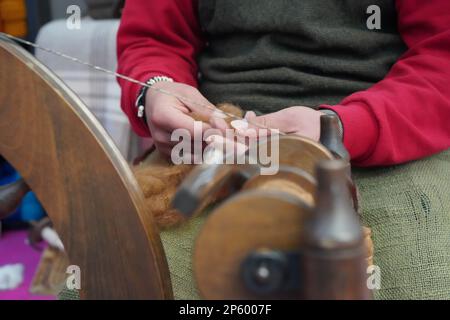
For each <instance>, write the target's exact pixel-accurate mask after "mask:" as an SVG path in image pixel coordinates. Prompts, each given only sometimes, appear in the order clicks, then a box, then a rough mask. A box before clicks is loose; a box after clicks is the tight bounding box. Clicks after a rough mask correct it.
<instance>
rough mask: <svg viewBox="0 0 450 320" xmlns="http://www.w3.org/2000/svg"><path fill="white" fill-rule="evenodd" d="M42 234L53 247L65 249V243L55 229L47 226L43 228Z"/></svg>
mask: <svg viewBox="0 0 450 320" xmlns="http://www.w3.org/2000/svg"><path fill="white" fill-rule="evenodd" d="M41 236H42V239H44V240H45V241H47V243H48V244H49V245H50V246H51V247H53V248H56V249H58V250H60V251H64V245H63V243H62V241H61V239H60V238H59V236H58V234H57V233H56V231H55V230H54V229H52V228H50V227H45V228H44V229H42V232H41Z"/></svg>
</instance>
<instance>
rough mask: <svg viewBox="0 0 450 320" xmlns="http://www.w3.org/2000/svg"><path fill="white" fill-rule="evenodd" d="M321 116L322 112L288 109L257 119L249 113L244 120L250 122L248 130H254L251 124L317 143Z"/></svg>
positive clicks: (299, 108)
mask: <svg viewBox="0 0 450 320" xmlns="http://www.w3.org/2000/svg"><path fill="white" fill-rule="evenodd" d="M322 115H323V113H322V112H320V111H317V110H314V109H311V108H308V107H290V108H286V109H283V110H280V111H278V112H274V113H269V114H266V115H263V116H259V117H258V116H256V114H255V113H254V112H251V111H250V112H247V114H246V115H245V118H246V119H247V120H248V121H249V122H250V128H254V129H255V128H256V127H255V126H254V125H252V124H255V123H256V124H259V125H261V126H264V127H265V128H269V129H278V130H279V131H280V132H282V133H289V134H296V135H300V136H303V137H307V138H310V139H312V140H314V141H319V138H320V117H321V116H322ZM256 129H257V128H256ZM244 135H245V133H244Z"/></svg>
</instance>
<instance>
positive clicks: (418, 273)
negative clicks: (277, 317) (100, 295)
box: [65, 150, 450, 299]
mask: <svg viewBox="0 0 450 320" xmlns="http://www.w3.org/2000/svg"><path fill="white" fill-rule="evenodd" d="M354 176H355V181H356V183H357V185H358V187H359V191H360V194H361V206H362V215H363V222H364V224H365V225H367V226H369V227H370V228H372V234H373V241H374V246H375V254H374V263H375V265H377V266H379V267H380V270H381V289H380V290H376V292H375V298H376V299H449V298H450V250H449V248H450V150H448V151H445V152H443V153H440V154H438V155H435V156H432V157H430V158H427V159H423V160H420V161H415V162H411V163H408V164H404V165H398V166H393V167H389V168H377V169H354ZM206 217H207V215H203V216H201V217H197V218H195V219H193V220H191V221H189V223H187V224H186V225H183V226H181V227H178V228H175V229H172V230H168V231H163V232H162V233H161V239H162V241H163V245H164V249H165V252H166V256H167V260H168V262H169V268H170V273H171V278H172V285H173V289H174V295H175V298H176V299H199V295H198V291H197V288H196V286H195V280H194V277H193V272H192V253H193V246H194V242H195V238H196V235H197V234H198V233H199V230H200V229H201V226H202V224H203V223H204V221H205V219H206ZM67 297H69V298H70V297H73V295H72V296H67V295H66V296H65V298H67Z"/></svg>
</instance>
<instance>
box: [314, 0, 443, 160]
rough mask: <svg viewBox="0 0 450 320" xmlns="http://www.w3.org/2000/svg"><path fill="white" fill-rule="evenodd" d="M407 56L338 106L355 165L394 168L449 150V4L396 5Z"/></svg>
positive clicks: (414, 1) (415, 1) (439, 0)
mask: <svg viewBox="0 0 450 320" xmlns="http://www.w3.org/2000/svg"><path fill="white" fill-rule="evenodd" d="M396 1H397V11H398V19H399V31H400V33H401V35H402V37H403V40H404V41H405V43H406V45H407V46H408V51H407V52H406V53H405V54H404V55H403V56H402V57H401V59H400V60H398V61H397V63H396V64H395V65H394V66H393V67H392V69H391V71H390V72H389V74H388V75H387V76H386V78H385V79H384V80H382V81H380V82H379V83H377V84H376V85H374V86H373V87H371V88H370V89H368V90H366V91H362V92H357V93H355V94H353V95H351V96H349V97H347V98H346V99H344V100H343V101H342V102H341V104H340V105H337V106H323V107H324V108H328V109H332V110H334V111H335V112H336V113H338V115H339V117H340V118H341V121H342V124H343V127H344V144H345V145H346V147H347V148H348V150H349V152H350V154H351V156H352V160H353V162H354V164H355V165H360V166H375V165H391V164H398V163H402V162H406V161H410V160H415V159H419V158H422V157H425V156H429V155H432V154H434V153H437V152H440V151H443V150H446V149H448V148H449V147H450V1H449V0H432V1H424V0H396Z"/></svg>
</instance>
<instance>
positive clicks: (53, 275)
mask: <svg viewBox="0 0 450 320" xmlns="http://www.w3.org/2000/svg"><path fill="white" fill-rule="evenodd" d="M123 4H124V0H0V32H4V33H8V34H11V35H14V36H16V37H20V38H23V39H27V40H29V41H33V42H37V43H38V44H39V45H41V46H44V47H47V48H51V49H53V50H57V51H60V52H64V53H66V54H68V55H71V56H74V57H77V58H79V59H81V60H84V61H87V62H90V63H92V64H95V65H99V66H102V67H104V68H106V69H109V70H115V69H116V67H117V61H116V60H117V59H116V34H117V29H118V26H119V22H120V20H119V19H120V15H121V8H122V7H123ZM74 5H75V6H76V7H75V8H76V9H77V10H75V11H73V8H74V7H73V6H74ZM69 7H71V8H72V10H68V8H69ZM78 20H79V21H78ZM73 22H77V23H75V24H73ZM0 41H2V40H1V39H0ZM24 48H25V49H27V50H28V51H29V52H30V53H32V54H33V55H35V57H36V58H37V59H38V60H40V61H41V62H42V63H44V64H45V65H46V66H47V67H48V68H49V69H50V70H51V71H52V72H54V73H55V74H56V75H57V76H58V77H60V78H61V79H62V80H63V81H64V82H65V83H66V84H67V86H68V87H69V88H70V89H71V90H73V91H74V92H75V93H76V94H77V95H78V96H79V97H80V98H81V100H83V102H84V103H85V104H86V106H87V107H88V108H89V109H90V110H91V111H92V113H93V114H94V115H95V116H96V118H97V119H98V121H99V122H100V123H101V125H102V126H103V127H104V128H105V129H106V130H107V132H108V133H109V135H110V136H111V138H112V139H113V141H114V142H115V144H116V146H117V147H118V149H119V150H120V152H121V153H122V155H123V156H124V157H125V158H126V159H128V160H129V161H131V160H132V159H133V158H134V157H136V156H137V155H138V154H139V153H140V152H141V151H142V150H144V149H145V148H146V147H148V145H149V144H150V143H151V142H150V141H146V140H143V139H139V138H137V137H136V136H135V135H134V134H133V133H132V132H131V130H130V127H129V124H128V120H127V119H126V117H125V116H124V114H123V113H122V111H121V108H120V88H119V86H118V84H117V82H116V79H115V78H114V77H112V76H109V75H106V74H102V73H98V72H97V71H95V70H91V69H88V68H87V67H85V66H82V65H78V64H74V63H73V62H71V61H68V60H65V59H62V58H60V57H57V56H53V55H50V54H48V53H46V52H44V51H40V50H32V48H27V47H24ZM0 72H1V64H0ZM19 179H20V173H19V172H17V171H16V170H15V169H14V168H13V167H12V166H11V165H10V164H9V163H8V162H7V160H6V159H4V158H2V157H1V155H0V195H1V192H2V190H5V188H6V187H7V186H10V185H11V184H13V183H16V182H17V181H19ZM2 188H3V189H2ZM66 266H67V261H66V257H65V254H64V248H63V246H62V244H61V242H60V240H59V237H58V235H57V234H56V232H55V231H54V230H53V229H52V225H51V222H50V221H49V220H48V219H47V218H46V213H45V210H44V208H42V206H41V205H40V203H39V200H38V199H37V198H36V197H35V195H34V194H33V193H32V192H29V193H28V194H27V195H26V196H25V198H24V199H23V201H22V203H21V204H20V205H19V206H18V207H17V208H16V210H15V211H14V212H11V213H10V214H9V215H8V217H7V218H4V219H2V220H0V300H1V299H27V300H36V299H55V298H56V295H57V294H58V292H59V291H60V290H61V288H62V285H63V283H64V281H65V268H66Z"/></svg>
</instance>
